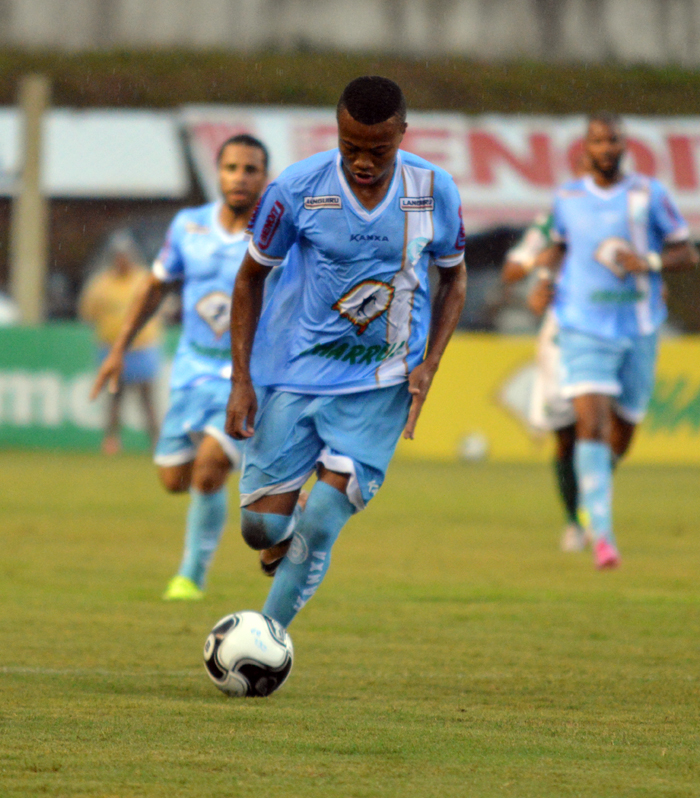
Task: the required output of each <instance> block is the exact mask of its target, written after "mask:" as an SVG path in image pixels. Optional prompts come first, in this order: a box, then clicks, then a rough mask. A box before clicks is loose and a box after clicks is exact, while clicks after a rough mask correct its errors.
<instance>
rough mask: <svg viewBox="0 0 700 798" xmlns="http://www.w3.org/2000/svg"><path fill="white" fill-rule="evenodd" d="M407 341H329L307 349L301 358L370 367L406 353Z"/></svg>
mask: <svg viewBox="0 0 700 798" xmlns="http://www.w3.org/2000/svg"><path fill="white" fill-rule="evenodd" d="M406 343H407V342H406V341H399V342H398V343H396V344H373V345H372V346H365V345H364V344H352V343H348V342H347V341H343V340H342V339H339V340H336V341H329V342H328V343H327V344H316V345H315V346H311V347H309V348H308V349H305V350H304V351H303V352H302V353H301V354H300V355H299V357H306V356H310V355H315V356H316V357H325V358H326V359H328V360H339V361H341V362H343V363H350V365H352V366H361V365H365V364H366V365H368V366H371V365H372V364H373V363H381V362H382V361H384V360H389V358H392V357H394V355H396V354H397V353H400V352H405V350H406Z"/></svg>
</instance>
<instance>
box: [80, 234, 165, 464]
mask: <svg viewBox="0 0 700 798" xmlns="http://www.w3.org/2000/svg"><path fill="white" fill-rule="evenodd" d="M107 261H108V265H107V268H105V269H104V270H103V271H101V272H98V273H97V274H96V275H95V276H94V277H93V278H92V279H91V280H90V281H89V282H88V283H87V285H86V286H85V288H84V289H83V292H82V294H81V297H80V303H79V308H78V312H79V315H80V318H81V319H83V320H84V321H86V322H88V323H89V324H92V325H93V326H94V328H95V336H96V338H97V346H98V359H99V362H102V360H104V358H105V357H106V356H107V353H108V352H109V350H110V347H111V346H112V344H113V343H114V340H115V339H116V337H117V335H118V333H119V330H120V329H121V327H122V325H123V323H124V320H125V318H126V316H127V313H128V310H129V308H130V306H131V303H132V300H133V299H134V296H135V294H136V292H137V291H138V289H139V287H140V285H141V284H142V282H143V281H144V279H145V278H146V276H147V274H148V271H147V269H146V268H145V267H144V266H143V265H141V263H140V256H139V253H138V250H137V248H136V245H135V243H134V240H133V238H132V237H131V235H130V234H129V233H127V232H123V231H120V232H117V233H115V234H114V235H113V236H112V238H111V239H110V241H109V244H108V248H107ZM160 336H161V322H160V319H159V318H158V317H154V318H152V319H151V320H150V321H149V322H148V323H147V324H146V325H145V326H144V327H143V329H142V330H141V332H140V333H139V334H138V335H137V337H136V338H135V340H134V342H133V344H132V349H131V351H130V352H129V353H128V354H127V355H126V357H125V364H124V372H123V375H122V383H121V384H120V386H119V389H118V391H117V392H116V393H113V394H109V407H108V413H107V423H106V427H105V436H104V439H103V441H102V450H103V451H104V452H105V454H115V453H116V452H118V451H119V450H120V449H121V438H120V427H121V424H120V410H121V402H122V397H123V395H124V388H125V386H132V387H133V388H134V389H136V391H137V392H138V395H139V397H140V400H141V404H142V406H143V410H144V414H145V417H146V428H147V430H148V435H149V437H150V439H151V443H152V444H153V445H155V443H156V440H157V439H158V423H157V421H156V414H155V409H154V405H153V379H154V378H155V376H156V374H157V372H158V368H159V367H160V359H161V355H160V345H159V341H160Z"/></svg>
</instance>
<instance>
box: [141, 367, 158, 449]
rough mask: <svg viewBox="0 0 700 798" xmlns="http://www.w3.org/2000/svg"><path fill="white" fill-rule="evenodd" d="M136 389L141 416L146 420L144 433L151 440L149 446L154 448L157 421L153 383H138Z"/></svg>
mask: <svg viewBox="0 0 700 798" xmlns="http://www.w3.org/2000/svg"><path fill="white" fill-rule="evenodd" d="M136 387H137V390H138V393H139V398H140V400H141V407H142V408H143V415H144V418H145V419H146V432H147V433H148V437H149V438H150V440H151V446H152V447H154V448H155V445H156V443H157V442H158V420H157V418H156V408H155V403H154V401H153V383H151V382H139V383H137V385H136Z"/></svg>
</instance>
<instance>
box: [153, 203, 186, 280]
mask: <svg viewBox="0 0 700 798" xmlns="http://www.w3.org/2000/svg"><path fill="white" fill-rule="evenodd" d="M182 230H183V223H182V216H181V214H178V215H177V216H176V217H175V218H174V219H173V221H172V222H171V223H170V227H169V228H168V232H167V235H166V236H165V241H164V242H163V246H162V247H161V248H160V252H159V253H158V255H157V257H156V259H155V260H154V261H153V267H152V269H151V271H152V273H153V274H154V276H155V277H157V278H158V279H159V280H161V281H162V282H164V283H171V282H173V281H175V280H181V279H182V278H183V277H184V274H185V264H184V261H183V259H182V252H181V249H180V243H181V242H180V238H181V235H182Z"/></svg>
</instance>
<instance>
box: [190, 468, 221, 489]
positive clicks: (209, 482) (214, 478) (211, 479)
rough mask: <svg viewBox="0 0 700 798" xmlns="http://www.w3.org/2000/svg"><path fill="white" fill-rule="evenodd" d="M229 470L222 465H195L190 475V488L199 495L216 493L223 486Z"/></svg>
mask: <svg viewBox="0 0 700 798" xmlns="http://www.w3.org/2000/svg"><path fill="white" fill-rule="evenodd" d="M229 470H230V469H229V467H228V466H226V465H224V464H223V463H201V464H200V463H197V464H195V468H194V473H193V474H192V487H194V488H196V489H197V490H198V491H200V492H201V493H216V491H217V490H221V488H222V487H223V486H224V484H225V482H226V477H227V476H228V473H229Z"/></svg>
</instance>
